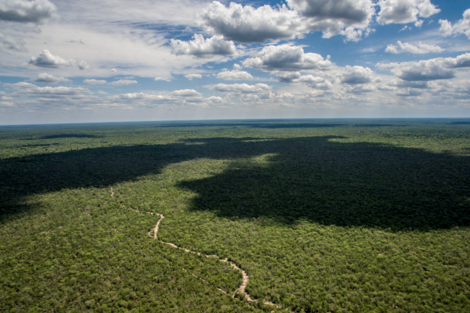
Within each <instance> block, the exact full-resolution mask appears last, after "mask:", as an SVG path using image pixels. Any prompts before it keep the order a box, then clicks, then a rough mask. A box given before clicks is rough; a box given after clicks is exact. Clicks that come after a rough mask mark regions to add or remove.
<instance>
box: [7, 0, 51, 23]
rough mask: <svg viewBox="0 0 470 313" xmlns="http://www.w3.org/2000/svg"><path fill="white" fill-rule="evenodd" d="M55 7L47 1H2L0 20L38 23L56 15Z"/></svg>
mask: <svg viewBox="0 0 470 313" xmlns="http://www.w3.org/2000/svg"><path fill="white" fill-rule="evenodd" d="M56 12H57V7H56V6H55V5H54V4H53V3H52V2H50V1H49V0H34V1H27V0H2V1H1V2H0V20H3V21H12V22H21V23H30V22H32V23H39V22H42V21H44V20H47V19H50V18H52V17H54V15H56Z"/></svg>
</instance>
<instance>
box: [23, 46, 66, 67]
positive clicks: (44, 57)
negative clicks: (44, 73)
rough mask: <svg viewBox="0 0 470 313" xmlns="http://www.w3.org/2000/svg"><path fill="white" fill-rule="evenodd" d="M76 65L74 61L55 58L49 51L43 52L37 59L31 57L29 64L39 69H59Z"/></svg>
mask: <svg viewBox="0 0 470 313" xmlns="http://www.w3.org/2000/svg"><path fill="white" fill-rule="evenodd" d="M74 63H75V61H74V60H68V61H67V60H64V59H62V58H61V57H59V56H55V55H53V54H52V53H50V52H49V50H43V51H42V52H41V53H39V55H38V56H37V57H31V60H30V61H29V64H32V65H34V66H38V67H50V68H58V67H63V66H70V65H73V64H74Z"/></svg>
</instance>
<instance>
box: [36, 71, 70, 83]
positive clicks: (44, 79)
mask: <svg viewBox="0 0 470 313" xmlns="http://www.w3.org/2000/svg"><path fill="white" fill-rule="evenodd" d="M34 81H35V82H36V83H46V84H57V83H61V82H64V83H65V82H68V81H70V80H69V79H67V78H64V77H55V76H53V75H50V74H47V73H41V74H39V75H38V76H37V77H36V78H35V79H34Z"/></svg>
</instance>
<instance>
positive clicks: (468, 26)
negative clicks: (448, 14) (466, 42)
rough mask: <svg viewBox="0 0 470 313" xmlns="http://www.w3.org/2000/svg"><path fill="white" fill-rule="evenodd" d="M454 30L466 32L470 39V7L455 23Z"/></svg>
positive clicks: (460, 32)
mask: <svg viewBox="0 0 470 313" xmlns="http://www.w3.org/2000/svg"><path fill="white" fill-rule="evenodd" d="M453 32H454V33H457V34H465V35H466V36H467V37H468V38H469V39H470V9H468V10H465V12H463V18H462V19H461V20H459V21H458V22H457V23H456V24H455V25H454V29H453Z"/></svg>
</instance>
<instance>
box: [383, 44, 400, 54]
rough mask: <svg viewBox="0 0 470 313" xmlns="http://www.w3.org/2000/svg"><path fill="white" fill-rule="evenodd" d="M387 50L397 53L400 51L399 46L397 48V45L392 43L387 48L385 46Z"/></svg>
mask: <svg viewBox="0 0 470 313" xmlns="http://www.w3.org/2000/svg"><path fill="white" fill-rule="evenodd" d="M385 52H388V53H393V54H397V53H398V48H397V46H395V45H392V44H390V45H388V46H387V48H385Z"/></svg>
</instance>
